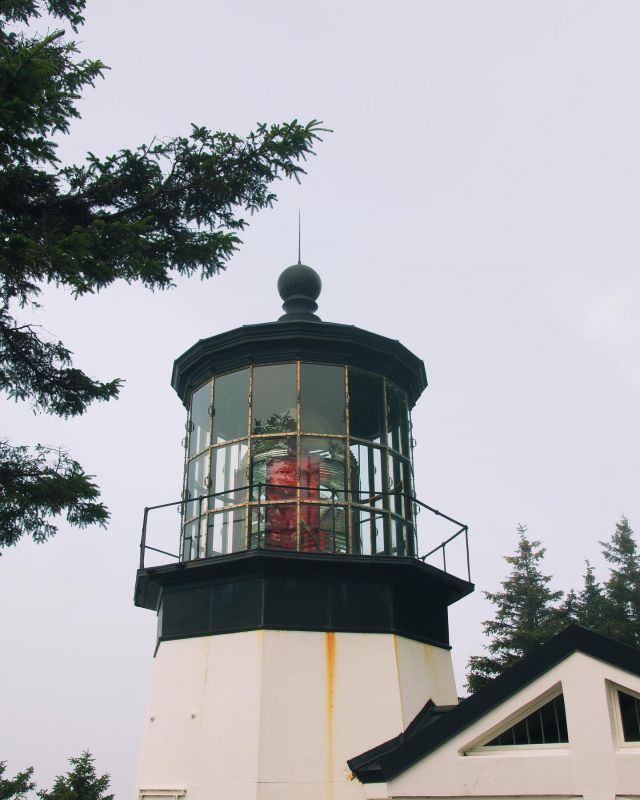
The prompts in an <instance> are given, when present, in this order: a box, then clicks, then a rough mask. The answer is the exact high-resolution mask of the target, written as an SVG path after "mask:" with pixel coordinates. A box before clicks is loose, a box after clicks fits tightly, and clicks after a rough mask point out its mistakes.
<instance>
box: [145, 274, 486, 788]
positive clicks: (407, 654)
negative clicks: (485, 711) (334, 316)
mask: <svg viewBox="0 0 640 800" xmlns="http://www.w3.org/2000/svg"><path fill="white" fill-rule="evenodd" d="M320 288H321V282H320V278H319V277H318V275H317V273H316V272H314V270H312V269H310V268H309V267H306V266H304V265H302V264H297V265H295V266H293V267H289V268H288V269H287V270H285V271H284V272H283V273H282V275H281V276H280V279H279V281H278V290H279V292H280V294H281V296H282V298H283V300H284V305H283V308H284V311H285V314H284V316H282V317H281V318H280V319H279V320H278V321H277V322H272V323H266V324H258V325H247V326H244V327H242V328H238V329H236V330H232V331H227V332H225V333H221V334H218V335H216V336H212V337H211V338H209V339H205V340H201V341H199V342H197V343H196V344H195V345H194V346H193V347H191V348H190V349H189V350H188V351H187V352H186V353H184V354H183V355H182V356H180V357H179V358H178V359H177V361H176V362H175V365H174V369H173V377H172V385H173V387H174V389H175V390H176V392H177V393H178V395H179V397H180V399H181V400H182V401H183V403H184V404H185V406H186V408H187V410H188V414H189V416H188V422H187V429H188V437H187V440H186V468H185V490H184V493H183V497H182V500H181V501H178V503H176V505H177V506H178V507H179V509H180V511H181V514H182V516H181V520H182V521H181V535H180V536H181V538H180V551H179V552H180V555H179V560H178V561H177V562H174V563H170V564H166V565H160V566H154V567H148V566H145V559H144V556H145V552H146V551H147V550H148V549H152V548H151V546H150V542H151V537H152V535H153V513H149V510H147V511H146V512H145V526H144V530H143V541H142V559H141V565H140V569H139V570H138V574H137V580H136V593H135V602H136V605H138V606H142V607H145V608H148V609H151V610H153V611H155V612H156V613H157V615H158V645H157V649H156V653H155V665H154V672H153V681H152V687H151V698H150V703H149V711H148V715H147V718H146V722H145V729H144V737H143V742H142V750H141V756H140V766H139V773H138V784H137V797H139V798H153V800H157V798H162V797H175V798H182V797H185V798H187V800H218V798H219V799H220V800H256V798H258V800H272V799H273V800H316V798H317V799H318V800H320V799H322V800H326V799H327V798H330V799H331V800H341V799H342V798H345V800H346V798H361V797H364V796H365V794H364V785H363V784H361V783H359V782H358V780H355V779H353V776H352V775H351V773H350V771H349V768H348V765H347V760H348V759H349V758H351V757H352V756H354V755H357V754H359V753H362V752H364V751H366V750H368V749H369V748H372V747H374V746H376V745H378V744H379V743H380V742H381V741H385V740H386V739H390V738H391V737H393V736H395V735H396V734H397V733H398V731H401V730H404V729H406V727H407V725H408V724H409V723H410V722H411V721H412V720H413V719H414V717H415V716H416V714H417V713H418V711H419V710H420V709H421V708H422V707H423V706H424V705H425V703H426V702H427V701H428V700H432V701H433V703H435V704H436V705H445V706H446V705H450V704H454V703H456V702H457V697H456V689H455V685H454V678H453V671H452V666H451V659H450V647H449V635H448V622H447V607H448V606H449V605H450V604H451V603H453V602H455V601H456V600H458V599H460V598H461V597H463V596H464V595H466V594H468V593H469V592H470V591H471V590H472V588H473V587H472V584H471V583H470V582H468V581H466V580H461V579H460V578H457V577H454V576H452V575H450V574H448V573H447V572H444V571H442V570H440V569H437V568H435V567H432V566H430V565H427V564H425V563H424V562H423V561H422V560H420V559H419V558H418V555H419V553H418V552H417V546H416V541H417V537H416V528H415V523H416V520H415V510H416V507H417V503H418V501H417V500H416V498H415V494H414V487H413V466H412V450H411V439H410V422H409V412H410V409H411V408H412V407H413V406H414V404H415V403H416V401H417V400H418V398H419V396H420V394H421V393H422V391H423V390H424V389H425V387H426V385H427V381H426V374H425V369H424V364H423V363H422V361H421V360H420V359H419V358H417V357H416V356H415V355H413V354H412V353H411V352H410V351H409V350H407V349H406V348H405V347H403V346H402V345H401V344H400V343H399V342H397V341H395V340H391V339H387V338H385V337H383V336H379V335H377V334H374V333H370V332H368V331H365V330H361V329H359V328H356V327H353V326H351V325H341V324H335V323H327V322H322V321H321V320H320V319H319V318H318V317H317V316H316V315H315V313H314V312H315V311H316V310H317V305H316V302H315V301H316V300H317V298H318V295H319V293H320ZM169 505H170V504H169Z"/></svg>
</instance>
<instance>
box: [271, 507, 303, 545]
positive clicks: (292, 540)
mask: <svg viewBox="0 0 640 800" xmlns="http://www.w3.org/2000/svg"><path fill="white" fill-rule="evenodd" d="M297 518H298V509H297V506H296V505H295V503H278V504H276V505H267V506H265V507H264V533H263V536H262V546H263V547H274V548H277V549H279V550H296V549H297V547H298V537H297V529H298V524H297Z"/></svg>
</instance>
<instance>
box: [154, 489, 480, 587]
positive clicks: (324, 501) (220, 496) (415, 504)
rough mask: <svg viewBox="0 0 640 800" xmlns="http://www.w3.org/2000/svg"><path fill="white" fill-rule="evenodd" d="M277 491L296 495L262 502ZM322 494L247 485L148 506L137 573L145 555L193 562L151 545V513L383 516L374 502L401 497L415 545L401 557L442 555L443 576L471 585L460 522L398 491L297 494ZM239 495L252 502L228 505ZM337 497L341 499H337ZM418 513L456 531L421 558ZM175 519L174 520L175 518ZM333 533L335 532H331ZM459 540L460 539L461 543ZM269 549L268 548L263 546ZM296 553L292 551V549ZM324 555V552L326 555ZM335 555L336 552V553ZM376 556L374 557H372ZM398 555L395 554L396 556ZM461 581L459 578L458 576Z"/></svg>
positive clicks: (465, 532) (466, 540)
mask: <svg viewBox="0 0 640 800" xmlns="http://www.w3.org/2000/svg"><path fill="white" fill-rule="evenodd" d="M263 489H264V490H269V491H271V490H279V491H286V492H292V493H293V492H295V493H296V495H294V496H291V497H280V498H277V499H275V500H265V499H262V498H261V495H262V490H263ZM321 491H324V490H322V489H319V488H318V487H317V486H315V487H312V486H304V485H283V484H273V483H268V484H247V485H246V486H239V487H234V488H233V489H226V490H223V491H220V492H213V493H210V494H203V495H198V496H197V497H189V498H184V497H183V498H181V499H180V500H174V501H172V502H169V503H160V504H158V505H154V506H148V507H146V508H145V509H144V513H143V520H142V534H141V538H140V569H145V566H146V554H147V552H152V553H157V554H159V555H164V556H167V557H168V558H171V559H172V560H174V561H182V560H195V559H184V558H183V556H182V555H180V554H179V553H172V552H170V551H169V550H166V549H164V548H161V547H157V546H155V543H154V544H150V543H149V536H150V535H151V536H153V524H152V523H151V522H150V520H152V519H153V517H152V514H153V513H154V512H158V511H161V510H163V509H169V508H177V509H178V510H179V511H180V512H181V514H184V509H185V507H186V506H187V504H189V505H190V504H197V505H198V507H199V508H201V507H202V504H203V503H205V502H206V503H207V504H209V507H208V508H207V509H206V510H205V512H204V513H201V514H198V515H195V516H194V519H199V518H201V517H202V516H204V515H206V514H219V513H220V512H224V511H231V510H233V509H235V510H238V509H242V508H243V506H244V507H245V508H246V510H247V511H248V508H251V509H255V510H257V511H258V518H259V514H260V510H264V509H266V508H274V507H278V506H286V505H288V504H295V503H296V502H297V503H300V504H302V505H307V504H309V503H311V504H313V505H316V506H319V507H324V508H331V507H332V506H333V507H334V508H338V507H339V508H342V509H344V508H345V507H350V509H351V510H352V511H359V512H363V513H369V514H371V515H382V514H383V513H385V511H388V509H383V508H380V507H377V506H375V505H374V504H375V503H376V502H379V501H382V502H384V498H398V497H401V498H402V500H403V502H405V501H406V502H408V503H410V504H411V506H412V508H413V523H412V525H411V527H412V528H413V537H414V544H413V548H412V549H413V550H414V552H413V553H403V555H410V556H411V557H413V558H417V559H419V560H420V561H423V562H425V563H426V562H427V560H428V559H429V558H431V557H432V556H436V555H437V554H438V553H441V556H442V569H443V571H444V572H448V573H449V574H456V573H457V572H460V571H462V572H463V573H465V577H466V580H468V581H469V582H471V561H470V554H469V528H468V526H467V525H465V524H464V523H463V522H460V521H459V520H457V519H454V518H453V517H451V516H449V515H448V514H444V513H443V512H442V511H440V510H438V509H437V508H433V506H430V505H428V504H427V503H423V502H422V501H421V500H418V498H417V497H415V496H413V495H409V494H407V493H405V492H400V491H397V490H396V491H378V492H376V493H375V495H373V496H372V495H370V494H369V493H364V492H362V491H361V490H349V489H341V490H340V491H339V492H338V493H335V492H333V493H332V494H333V495H334V496H332V497H322V498H321V499H319V500H315V501H314V500H311V499H310V498H309V496H308V494H305V495H304V496H302V498H301V497H300V495H299V493H300V492H305V493H309V492H318V493H320V492H321ZM241 492H249V496H250V497H251V498H252V499H251V500H249V501H248V503H247V504H244V503H243V504H239V505H234V504H233V502H232V501H228V496H229V495H233V494H237V493H241ZM338 495H340V496H338ZM349 495H351V499H350V501H349V502H347V497H348V496H349ZM216 500H222V503H223V505H222V506H220V507H216V508H215V509H213V508H211V506H210V501H214V502H215V501H216ZM420 510H425V511H427V512H429V513H430V514H433V515H434V516H435V517H438V518H440V519H442V520H444V521H445V522H446V523H448V524H450V525H453V526H455V527H456V528H457V530H455V532H454V533H452V534H451V535H450V536H448V537H447V538H445V539H443V540H442V541H441V542H440V544H438V545H436V546H435V547H433V548H432V549H430V550H429V551H428V552H426V553H424V555H419V549H418V534H417V524H416V517H417V516H418V514H419V512H420ZM174 519H175V518H174ZM181 528H182V530H184V522H182V523H181ZM334 533H335V531H334ZM461 537H462V539H461ZM460 539H461V541H462V542H463V545H464V552H463V558H462V562H463V569H462V570H459V569H458V570H456V572H452V571H451V570H450V569H449V567H448V564H447V547H448V546H450V545H451V544H452V543H453V542H454V541H456V540H460ZM180 542H181V546H180V548H179V549H180V553H182V552H183V548H182V534H181V535H180ZM262 546H263V547H264V546H268V545H264V544H263V545H262ZM247 549H256V548H254V547H252V546H246V547H244V548H236V550H235V551H234V552H237V551H238V550H247ZM292 549H295V548H292ZM325 552H326V551H325ZM336 552H337V551H336ZM340 552H342V553H343V554H345V555H350V554H352V552H350V548H348V551H347V550H342V551H340ZM374 555H375V554H374ZM377 555H394V553H390V552H382V551H379V552H378V553H377ZM395 555H397V554H395ZM210 557H211V558H216V557H217V556H216V555H213V556H210ZM459 577H461V576H459Z"/></svg>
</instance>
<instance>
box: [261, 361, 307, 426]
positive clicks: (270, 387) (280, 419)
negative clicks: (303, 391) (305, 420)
mask: <svg viewBox="0 0 640 800" xmlns="http://www.w3.org/2000/svg"><path fill="white" fill-rule="evenodd" d="M251 394H252V401H251V403H252V409H251V418H252V421H253V422H252V431H253V433H256V434H258V433H280V432H281V431H295V429H296V419H297V392H296V365H295V364H276V365H273V366H270V367H254V369H253V385H252V389H251Z"/></svg>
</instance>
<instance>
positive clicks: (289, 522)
mask: <svg viewBox="0 0 640 800" xmlns="http://www.w3.org/2000/svg"><path fill="white" fill-rule="evenodd" d="M299 485H300V488H301V492H300V494H301V497H302V498H303V499H307V500H319V499H320V494H319V491H318V490H319V488H320V459H319V458H318V457H317V456H305V457H303V458H302V460H301V462H300V481H299ZM297 486H298V469H297V460H296V459H295V458H292V457H291V456H280V457H277V458H271V459H269V461H267V500H270V501H279V502H281V503H282V505H280V504H278V505H273V506H272V505H269V506H267V509H266V522H267V531H266V542H265V543H266V545H267V546H268V547H278V548H281V549H283V550H295V549H297V536H296V533H297V531H296V506H295V505H294V504H292V503H290V502H287V501H291V500H295V498H296V489H297ZM328 549H332V548H330V547H329V534H328V533H327V532H326V531H321V530H320V507H319V506H316V505H310V504H303V505H302V506H301V508H300V550H301V551H302V552H305V553H310V552H326V551H327V550H328Z"/></svg>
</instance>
